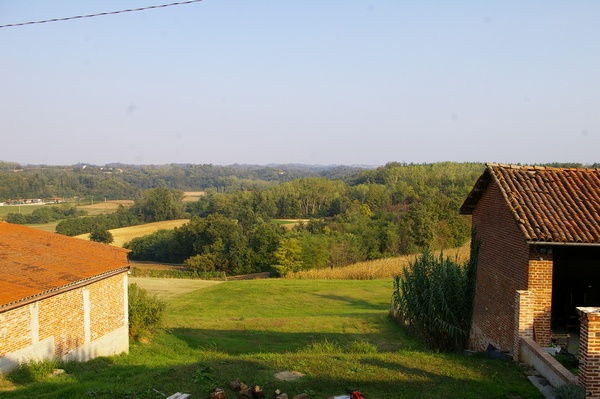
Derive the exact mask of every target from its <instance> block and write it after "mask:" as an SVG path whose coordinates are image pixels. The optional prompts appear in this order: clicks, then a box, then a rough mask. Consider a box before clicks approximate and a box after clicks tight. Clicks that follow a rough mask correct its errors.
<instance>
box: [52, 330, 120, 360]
mask: <svg viewBox="0 0 600 399" xmlns="http://www.w3.org/2000/svg"><path fill="white" fill-rule="evenodd" d="M121 353H129V327H128V326H123V327H121V328H118V329H116V330H114V331H112V332H110V333H108V334H106V335H104V336H102V337H100V338H98V339H96V340H94V341H92V342H90V343H89V344H85V345H83V346H80V347H79V348H76V349H73V350H71V351H70V352H69V353H67V354H66V355H64V356H63V360H77V361H80V362H85V361H88V360H90V359H93V358H95V357H99V356H114V355H118V354H121Z"/></svg>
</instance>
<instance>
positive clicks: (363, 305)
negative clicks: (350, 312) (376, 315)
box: [313, 294, 385, 311]
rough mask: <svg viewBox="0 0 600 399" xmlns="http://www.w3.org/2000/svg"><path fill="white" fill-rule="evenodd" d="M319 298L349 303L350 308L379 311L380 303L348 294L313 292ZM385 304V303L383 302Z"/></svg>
mask: <svg viewBox="0 0 600 399" xmlns="http://www.w3.org/2000/svg"><path fill="white" fill-rule="evenodd" d="M313 295H314V296H317V297H319V298H323V299H329V300H332V301H338V302H343V303H345V304H347V305H350V306H351V308H352V309H361V310H377V311H381V310H382V308H381V306H382V305H381V304H380V303H374V302H372V301H368V300H364V299H358V298H353V297H350V296H341V295H332V294H313ZM384 305H385V304H384Z"/></svg>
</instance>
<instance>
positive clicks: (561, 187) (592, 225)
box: [460, 164, 600, 244]
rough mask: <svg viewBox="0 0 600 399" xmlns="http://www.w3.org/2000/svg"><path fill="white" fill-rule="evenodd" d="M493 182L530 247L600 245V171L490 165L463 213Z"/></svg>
mask: <svg viewBox="0 0 600 399" xmlns="http://www.w3.org/2000/svg"><path fill="white" fill-rule="evenodd" d="M491 181H493V182H495V183H496V184H497V185H498V187H499V188H500V191H501V193H502V196H503V197H504V199H505V201H506V205H507V206H508V208H509V209H510V211H511V212H512V213H513V215H514V217H515V220H516V221H517V224H518V225H519V227H520V228H521V231H522V232H523V235H524V236H525V239H526V240H527V241H528V242H551V243H582V244H600V169H583V168H551V167H541V166H533V167H532V166H514V165H499V164H487V169H486V170H485V171H484V172H483V174H482V175H481V177H480V178H479V180H477V182H476V183H475V186H474V187H473V190H472V191H471V193H470V194H469V196H468V197H467V199H466V200H465V202H464V203H463V205H462V207H461V208H460V213H462V214H471V213H472V212H473V209H475V207H476V205H477V201H479V198H481V195H482V194H483V192H484V191H485V189H486V187H487V185H488V184H489V183H490V182H491Z"/></svg>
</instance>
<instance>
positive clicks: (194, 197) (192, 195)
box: [183, 191, 204, 202]
mask: <svg viewBox="0 0 600 399" xmlns="http://www.w3.org/2000/svg"><path fill="white" fill-rule="evenodd" d="M203 195H204V191H185V192H184V193H183V202H194V201H198V200H199V199H200V197H202V196H203Z"/></svg>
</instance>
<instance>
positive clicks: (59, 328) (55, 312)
mask: <svg viewBox="0 0 600 399" xmlns="http://www.w3.org/2000/svg"><path fill="white" fill-rule="evenodd" d="M81 292H82V289H81V288H79V289H75V290H72V291H69V292H65V293H64V294H61V295H56V296H53V297H50V298H47V299H44V300H42V301H39V302H38V306H39V316H38V317H39V325H40V332H39V336H40V340H44V339H46V338H49V337H54V345H55V355H56V356H64V355H66V354H67V353H68V352H69V351H70V350H73V349H75V348H77V347H79V346H81V345H83V341H84V340H83V333H84V330H83V296H82V294H81Z"/></svg>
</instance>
